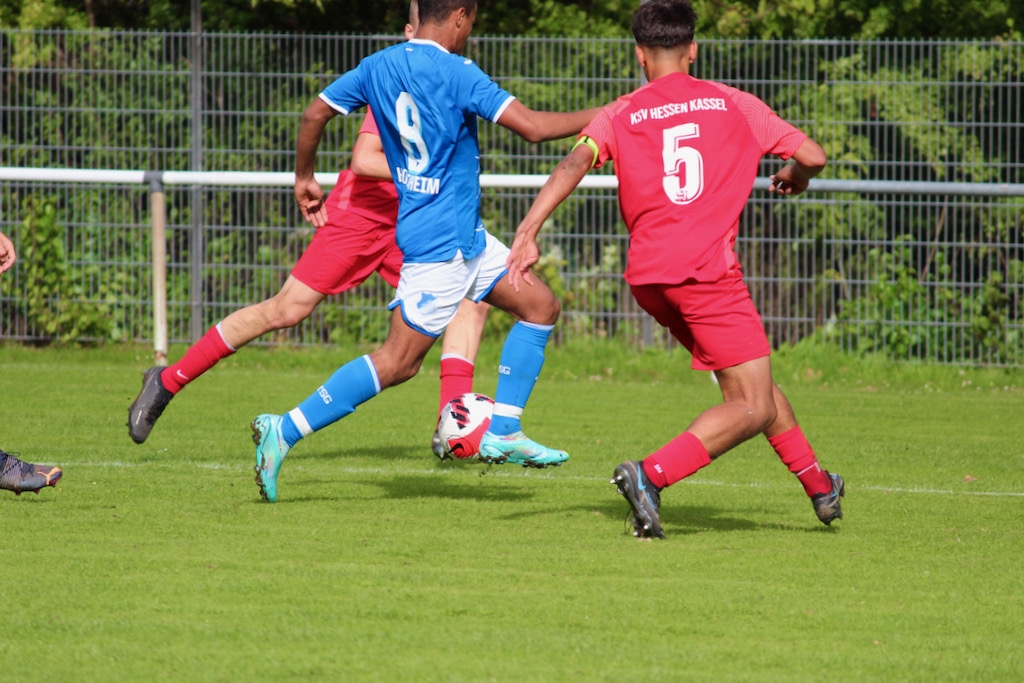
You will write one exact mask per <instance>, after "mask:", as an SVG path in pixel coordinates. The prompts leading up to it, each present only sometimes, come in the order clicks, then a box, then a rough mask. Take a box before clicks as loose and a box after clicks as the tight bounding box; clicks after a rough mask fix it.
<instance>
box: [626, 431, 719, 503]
mask: <svg viewBox="0 0 1024 683" xmlns="http://www.w3.org/2000/svg"><path fill="white" fill-rule="evenodd" d="M710 464H711V456H709V455H708V449H706V448H704V444H702V443H701V442H700V439H698V438H697V437H696V436H694V435H693V434H691V433H690V432H683V433H682V434H680V435H679V436H677V437H676V438H674V439H672V440H671V441H669V442H668V443H667V444H665V445H664V446H662V447H661V448H660V449H658V450H657V451H655V452H654V453H651V454H650V455H648V456H647V458H645V459H644V462H643V466H644V473H645V474H646V475H647V478H648V479H650V480H651V483H652V484H654V485H655V486H657V487H658V488H659V489H663V488H665V487H666V486H671V485H672V484H674V483H676V482H677V481H679V480H680V479H685V478H686V477H688V476H690V475H691V474H693V473H694V472H696V471H697V470H699V469H700V468H702V467H704V466H705V465H710Z"/></svg>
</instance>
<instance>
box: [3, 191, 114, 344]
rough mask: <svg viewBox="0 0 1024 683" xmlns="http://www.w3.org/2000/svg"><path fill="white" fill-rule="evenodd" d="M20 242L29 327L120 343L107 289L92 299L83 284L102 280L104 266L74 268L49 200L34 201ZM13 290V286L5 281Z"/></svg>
mask: <svg viewBox="0 0 1024 683" xmlns="http://www.w3.org/2000/svg"><path fill="white" fill-rule="evenodd" d="M23 208H24V214H25V219H24V221H23V223H22V230H21V231H20V233H19V234H18V235H16V239H17V241H18V261H17V262H16V264H15V266H16V267H17V268H18V269H19V271H20V272H19V279H20V280H21V281H22V282H23V283H24V287H23V289H22V291H20V292H19V293H18V294H19V297H20V298H22V299H23V300H24V302H25V305H26V308H27V311H28V318H29V320H28V323H29V324H30V325H31V326H32V327H34V328H36V329H39V330H41V331H42V332H43V333H45V334H46V335H47V336H50V337H53V338H54V339H56V340H58V341H62V342H67V341H75V340H79V339H82V338H93V339H101V340H102V339H111V338H117V336H118V331H117V328H116V327H115V326H114V324H113V321H112V319H111V316H110V307H109V306H108V305H106V304H104V303H98V302H97V299H98V301H99V302H103V301H104V300H105V299H106V298H107V294H108V291H107V288H106V287H105V286H102V285H101V286H100V290H99V292H98V296H97V297H87V296H86V295H85V292H84V289H83V284H82V283H83V282H89V281H96V280H97V279H98V278H97V275H98V273H99V270H100V268H101V266H100V265H99V264H98V263H88V262H86V263H83V264H82V265H80V266H77V267H72V266H71V265H70V264H69V263H68V259H67V249H66V246H65V244H66V235H65V230H64V227H63V226H62V225H61V224H60V221H59V219H58V216H57V209H56V207H55V206H54V205H53V204H52V203H51V202H49V201H45V200H42V199H39V198H34V197H33V198H29V199H28V200H26V202H25V204H24V206H23ZM3 284H4V288H5V290H6V289H7V287H8V285H7V281H6V280H5V281H4V283H3Z"/></svg>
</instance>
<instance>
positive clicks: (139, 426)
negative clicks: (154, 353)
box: [128, 365, 174, 443]
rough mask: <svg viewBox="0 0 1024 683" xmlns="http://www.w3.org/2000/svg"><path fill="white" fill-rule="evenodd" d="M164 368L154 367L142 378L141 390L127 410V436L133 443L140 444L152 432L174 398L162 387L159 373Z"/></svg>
mask: <svg viewBox="0 0 1024 683" xmlns="http://www.w3.org/2000/svg"><path fill="white" fill-rule="evenodd" d="M163 370H164V368H163V366H160V365H155V366H153V367H151V368H150V369H149V370H146V372H145V373H144V374H143V376H142V390H141V391H139V395H138V396H136V397H135V401H133V402H132V405H131V406H130V407H129V408H128V435H129V436H131V437H132V441H134V442H135V443H142V442H143V441H145V440H146V437H148V436H149V433H150V432H151V431H152V430H153V425H154V424H156V421H157V420H158V419H159V418H160V416H161V415H162V414H163V412H164V408H166V407H167V404H168V403H170V402H171V399H172V398H174V394H172V393H171V392H170V391H168V390H167V388H166V387H164V383H163V382H162V381H161V380H160V373H161V372H163Z"/></svg>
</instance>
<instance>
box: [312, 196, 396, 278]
mask: <svg viewBox="0 0 1024 683" xmlns="http://www.w3.org/2000/svg"><path fill="white" fill-rule="evenodd" d="M327 218H328V222H327V225H325V226H324V227H322V228H318V229H317V231H316V234H314V235H313V240H312V241H311V242H310V243H309V246H308V247H306V251H304V252H303V254H302V256H301V257H300V258H299V262H298V263H296V264H295V267H294V268H293V269H292V276H293V277H294V278H295V279H296V280H298V281H299V282H301V283H302V284H304V285H307V286H309V287H311V288H313V289H315V290H316V291H318V292H320V293H321V294H340V293H341V292H344V291H346V290H349V289H352V288H353V287H355V286H356V285H358V284H361V283H362V282H363V281H364V280H366V278H368V277H370V275H371V274H373V273H374V272H375V271H376V272H378V273H380V275H381V277H382V278H384V279H385V280H387V282H388V284H390V285H391V286H392V287H397V286H398V276H399V275H400V274H401V272H402V260H403V259H402V251H401V250H400V249H399V248H398V245H397V244H395V224H394V223H381V222H380V221H375V220H372V219H370V218H365V217H363V216H360V215H359V214H357V213H353V212H351V211H344V210H339V209H337V208H334V209H331V210H328V212H327Z"/></svg>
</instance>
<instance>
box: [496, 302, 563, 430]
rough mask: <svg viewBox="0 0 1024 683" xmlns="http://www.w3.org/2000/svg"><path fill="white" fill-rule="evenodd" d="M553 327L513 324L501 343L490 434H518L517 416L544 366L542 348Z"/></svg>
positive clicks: (520, 412)
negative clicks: (503, 344) (502, 343)
mask: <svg viewBox="0 0 1024 683" xmlns="http://www.w3.org/2000/svg"><path fill="white" fill-rule="evenodd" d="M554 328H555V326H554V325H536V324H534V323H524V322H522V321H519V322H517V323H516V324H515V325H513V326H512V330H511V331H510V332H509V333H508V337H507V338H506V339H505V346H503V347H502V349H501V364H500V365H499V366H498V388H497V390H496V391H495V393H494V415H493V417H492V418H491V428H490V431H491V433H492V434H499V435H504V434H512V433H513V432H518V431H519V429H520V426H519V416H520V415H522V414H523V408H524V407H525V406H526V401H527V400H528V399H529V398H530V392H532V391H533V385H534V384H536V383H537V378H538V377H539V376H540V369H541V368H542V367H543V366H544V347H545V346H547V344H548V337H550V336H551V330H553V329H554Z"/></svg>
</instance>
